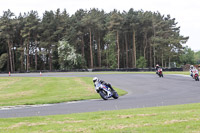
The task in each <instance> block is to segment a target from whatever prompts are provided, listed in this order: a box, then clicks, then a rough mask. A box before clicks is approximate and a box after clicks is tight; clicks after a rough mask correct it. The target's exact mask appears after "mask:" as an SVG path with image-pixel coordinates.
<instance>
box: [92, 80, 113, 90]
mask: <svg viewBox="0 0 200 133" xmlns="http://www.w3.org/2000/svg"><path fill="white" fill-rule="evenodd" d="M93 83H94V86H95V87H96V84H97V83H101V84H103V85H106V86H108V87H109V88H110V89H111V91H114V89H113V88H112V86H111V84H109V83H106V82H105V81H103V80H100V79H98V78H97V77H94V78H93Z"/></svg>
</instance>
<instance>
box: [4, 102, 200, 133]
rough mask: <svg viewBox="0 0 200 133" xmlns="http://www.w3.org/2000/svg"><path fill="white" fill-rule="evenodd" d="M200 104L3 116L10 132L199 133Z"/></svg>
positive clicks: (6, 127) (6, 130)
mask: <svg viewBox="0 0 200 133" xmlns="http://www.w3.org/2000/svg"><path fill="white" fill-rule="evenodd" d="M199 112H200V104H199V103H198V104H187V105H176V106H161V107H151V108H139V109H129V110H117V111H102V112H93V113H79V114H68V115H55V116H40V117H26V118H7V119H0V132H1V131H2V132H9V133H28V132H33V133H43V132H46V133H55V132H56V133H61V132H73V133H74V132H84V133H93V132H95V133H98V132H99V133H199V132H200V114H199Z"/></svg>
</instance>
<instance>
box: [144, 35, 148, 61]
mask: <svg viewBox="0 0 200 133" xmlns="http://www.w3.org/2000/svg"><path fill="white" fill-rule="evenodd" d="M147 44H148V43H147V33H146V32H145V33H144V58H145V59H146V48H147Z"/></svg>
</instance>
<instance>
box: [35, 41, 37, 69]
mask: <svg viewBox="0 0 200 133" xmlns="http://www.w3.org/2000/svg"><path fill="white" fill-rule="evenodd" d="M37 54H38V52H37V41H35V70H37V65H38V62H37Z"/></svg>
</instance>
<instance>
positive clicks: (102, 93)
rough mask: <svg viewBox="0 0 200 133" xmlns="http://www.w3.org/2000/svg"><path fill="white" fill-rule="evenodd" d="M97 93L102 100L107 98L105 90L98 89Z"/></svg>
mask: <svg viewBox="0 0 200 133" xmlns="http://www.w3.org/2000/svg"><path fill="white" fill-rule="evenodd" d="M99 95H100V96H101V98H102V99H103V100H108V97H107V92H105V91H104V90H100V91H99Z"/></svg>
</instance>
